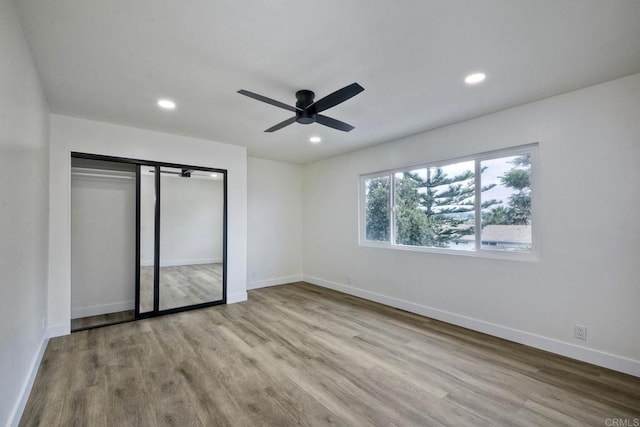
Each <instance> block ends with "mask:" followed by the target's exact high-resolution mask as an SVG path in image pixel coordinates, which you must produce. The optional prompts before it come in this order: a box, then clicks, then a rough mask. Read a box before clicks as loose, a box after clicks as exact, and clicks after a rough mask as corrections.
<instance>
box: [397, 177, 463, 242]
mask: <svg viewBox="0 0 640 427" xmlns="http://www.w3.org/2000/svg"><path fill="white" fill-rule="evenodd" d="M425 173H426V177H424V175H425ZM420 175H422V177H421V176H420ZM474 193H475V183H474V173H473V172H472V171H470V170H468V171H465V172H463V173H460V174H458V175H455V176H452V177H450V176H448V175H447V174H446V173H445V172H444V170H443V168H427V169H423V170H422V173H418V172H417V171H414V172H403V173H402V175H401V176H400V177H398V178H397V179H396V200H395V204H396V224H395V225H396V243H398V244H401V245H414V246H416V245H418V246H433V247H448V246H449V245H450V243H452V242H454V243H455V242H456V241H458V240H459V239H460V238H461V237H463V236H466V235H468V234H473V233H474V227H473V211H474Z"/></svg>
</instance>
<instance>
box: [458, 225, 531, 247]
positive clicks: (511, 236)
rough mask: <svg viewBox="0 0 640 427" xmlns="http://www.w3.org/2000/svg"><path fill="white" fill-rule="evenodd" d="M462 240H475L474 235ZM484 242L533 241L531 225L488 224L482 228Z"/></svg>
mask: <svg viewBox="0 0 640 427" xmlns="http://www.w3.org/2000/svg"><path fill="white" fill-rule="evenodd" d="M460 240H469V241H473V240H474V236H473V235H471V236H464V237H462V238H461V239H460ZM482 241H483V242H500V243H531V225H487V226H485V227H484V228H483V229H482Z"/></svg>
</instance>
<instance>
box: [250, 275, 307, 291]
mask: <svg viewBox="0 0 640 427" xmlns="http://www.w3.org/2000/svg"><path fill="white" fill-rule="evenodd" d="M300 281H302V274H296V275H294V276H285V277H276V278H275V279H266V280H255V281H253V282H248V283H247V289H259V288H266V287H268V286H276V285H284V284H286V283H293V282H300Z"/></svg>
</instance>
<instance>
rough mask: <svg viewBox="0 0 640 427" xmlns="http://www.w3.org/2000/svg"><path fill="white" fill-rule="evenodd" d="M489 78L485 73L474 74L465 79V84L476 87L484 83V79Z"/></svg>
mask: <svg viewBox="0 0 640 427" xmlns="http://www.w3.org/2000/svg"><path fill="white" fill-rule="evenodd" d="M486 78H487V76H486V75H485V74H484V73H473V74H469V75H468V76H467V77H465V78H464V82H465V83H466V84H468V85H475V84H478V83H480V82H483V81H484V79H486Z"/></svg>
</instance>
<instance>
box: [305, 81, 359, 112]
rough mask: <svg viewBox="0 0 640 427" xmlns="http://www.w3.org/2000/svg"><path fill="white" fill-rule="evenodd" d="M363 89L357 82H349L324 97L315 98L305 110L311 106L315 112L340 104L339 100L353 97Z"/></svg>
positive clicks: (342, 100)
mask: <svg viewBox="0 0 640 427" xmlns="http://www.w3.org/2000/svg"><path fill="white" fill-rule="evenodd" d="M363 90H364V88H363V87H362V86H360V85H359V84H358V83H351V84H350V85H349V86H345V87H343V88H342V89H338V90H337V91H335V92H333V93H330V94H329V95H327V96H325V97H324V98H322V99H319V100H317V101H316V102H314V103H313V104H311V105H310V106H308V107H307V110H311V109H312V108H313V109H314V110H315V112H316V113H320V112H322V111H324V110H327V109H329V108H331V107H334V106H336V105H338V104H340V103H341V102H344V101H346V100H347V99H349V98H353V97H354V96H356V95H357V94H359V93H360V92H362V91H363Z"/></svg>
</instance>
